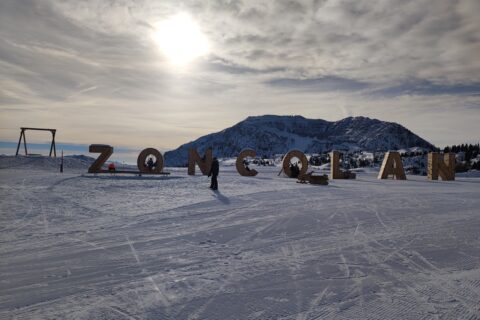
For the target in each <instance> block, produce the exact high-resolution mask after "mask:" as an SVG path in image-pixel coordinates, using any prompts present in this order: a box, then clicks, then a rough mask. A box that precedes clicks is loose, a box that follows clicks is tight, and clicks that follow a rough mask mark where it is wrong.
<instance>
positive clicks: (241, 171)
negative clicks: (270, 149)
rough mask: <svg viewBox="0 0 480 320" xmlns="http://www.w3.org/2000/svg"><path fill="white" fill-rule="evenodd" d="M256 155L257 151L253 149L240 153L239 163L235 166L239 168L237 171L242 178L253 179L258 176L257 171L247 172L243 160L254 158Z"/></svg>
mask: <svg viewBox="0 0 480 320" xmlns="http://www.w3.org/2000/svg"><path fill="white" fill-rule="evenodd" d="M256 155H257V153H256V152H255V150H252V149H243V150H242V151H241V152H240V154H239V155H238V157H237V161H236V163H235V166H236V167H237V171H238V173H239V174H240V175H241V176H244V177H253V176H256V175H257V174H258V171H257V170H254V169H250V170H247V168H245V166H244V165H243V159H245V158H246V157H252V158H253V157H255V156H256Z"/></svg>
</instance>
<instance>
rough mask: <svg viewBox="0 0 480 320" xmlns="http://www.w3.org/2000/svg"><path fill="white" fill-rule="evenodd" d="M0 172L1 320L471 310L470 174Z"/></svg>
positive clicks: (478, 292) (477, 247)
mask: <svg viewBox="0 0 480 320" xmlns="http://www.w3.org/2000/svg"><path fill="white" fill-rule="evenodd" d="M234 170H235V169H234V168H233V167H223V168H221V173H220V176H219V188H220V191H219V192H212V191H211V190H209V189H208V185H209V180H208V179H207V177H204V176H199V175H197V176H194V177H191V176H187V174H186V169H169V171H171V172H172V174H171V175H170V176H168V177H134V176H124V177H120V176H118V177H114V176H109V175H102V176H92V175H87V174H84V172H86V169H85V170H80V169H75V170H74V169H72V170H67V172H65V173H64V174H60V173H57V172H55V171H54V170H52V169H51V168H50V167H49V168H44V170H38V169H35V168H32V169H30V170H27V171H21V170H20V169H19V168H18V167H12V166H3V168H2V169H1V170H0V277H1V278H0V318H1V319H4V318H5V319H130V320H131V319H295V320H300V319H480V231H479V230H480V209H479V208H480V197H479V196H480V193H479V191H480V179H479V178H464V177H461V178H458V179H457V180H456V181H453V182H442V181H436V182H431V181H427V180H426V178H425V177H418V176H408V179H409V180H407V181H393V180H381V181H380V180H377V179H376V174H375V173H358V175H357V177H358V179H357V180H335V181H331V183H330V185H328V186H312V185H301V184H297V183H295V180H293V179H287V178H283V177H278V176H277V172H278V168H270V167H261V168H259V169H258V170H259V171H260V174H259V175H258V176H256V177H240V176H239V175H238V174H237V173H236V172H235V171H234Z"/></svg>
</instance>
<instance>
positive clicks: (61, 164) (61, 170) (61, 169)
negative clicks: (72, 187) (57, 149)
mask: <svg viewBox="0 0 480 320" xmlns="http://www.w3.org/2000/svg"><path fill="white" fill-rule="evenodd" d="M60 172H61V173H63V149H62V161H61V162H60Z"/></svg>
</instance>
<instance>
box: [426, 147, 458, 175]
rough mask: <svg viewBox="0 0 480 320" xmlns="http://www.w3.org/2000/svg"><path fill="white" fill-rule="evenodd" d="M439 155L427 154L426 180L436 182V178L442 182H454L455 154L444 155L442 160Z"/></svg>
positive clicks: (435, 153) (434, 153)
mask: <svg viewBox="0 0 480 320" xmlns="http://www.w3.org/2000/svg"><path fill="white" fill-rule="evenodd" d="M441 155H442V154H441V153H438V152H429V153H428V166H427V177H428V180H438V177H439V176H440V178H442V180H443V181H453V180H455V154H454V153H445V154H443V159H442V157H441Z"/></svg>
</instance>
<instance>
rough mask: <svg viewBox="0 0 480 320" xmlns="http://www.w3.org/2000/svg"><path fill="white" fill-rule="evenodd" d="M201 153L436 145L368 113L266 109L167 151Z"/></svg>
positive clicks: (172, 156)
mask: <svg viewBox="0 0 480 320" xmlns="http://www.w3.org/2000/svg"><path fill="white" fill-rule="evenodd" d="M192 147H193V148H196V149H197V150H198V151H199V152H200V153H202V154H203V152H204V151H205V149H207V148H212V149H213V153H214V155H215V156H217V157H233V156H236V155H238V153H239V152H240V151H241V150H242V149H244V148H252V149H254V150H256V152H257V155H259V156H262V155H267V156H269V155H272V154H281V153H285V152H287V151H289V150H291V149H299V150H301V151H304V152H305V153H319V152H324V151H328V150H332V149H335V150H352V151H353V150H368V151H386V150H397V149H404V148H411V147H422V148H426V149H429V150H430V149H433V148H435V147H434V146H433V145H432V144H431V143H429V142H428V141H425V140H424V139H422V138H420V137H419V136H417V135H416V134H414V133H413V132H411V131H410V130H408V129H406V128H405V127H403V126H401V125H399V124H397V123H393V122H386V121H380V120H377V119H370V118H367V117H348V118H345V119H343V120H339V121H335V122H330V121H325V120H322V119H306V118H304V117H302V116H276V115H265V116H255V117H248V118H247V119H245V120H243V121H241V122H239V123H237V124H236V125H234V126H232V127H230V128H227V129H224V130H222V131H220V132H217V133H212V134H208V135H206V136H203V137H200V138H198V139H197V140H195V141H191V142H189V143H186V144H183V145H181V146H180V147H178V148H177V149H175V150H172V151H168V152H166V153H165V160H166V164H167V166H181V165H185V163H186V162H187V161H188V160H187V159H188V149H189V148H192Z"/></svg>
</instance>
